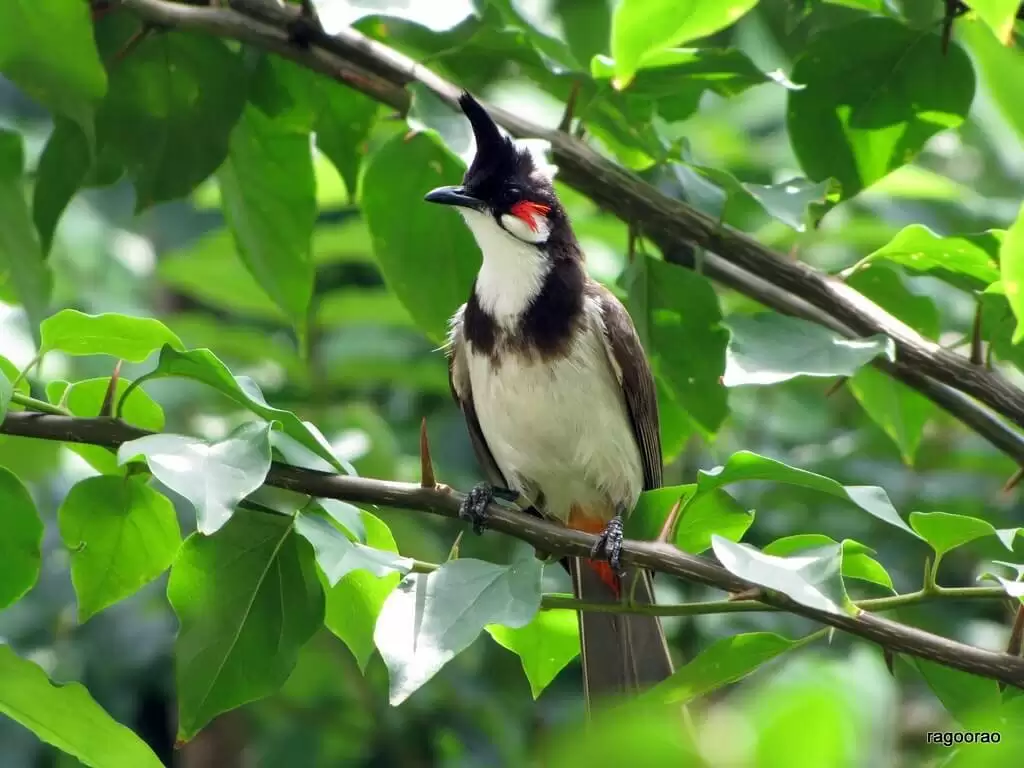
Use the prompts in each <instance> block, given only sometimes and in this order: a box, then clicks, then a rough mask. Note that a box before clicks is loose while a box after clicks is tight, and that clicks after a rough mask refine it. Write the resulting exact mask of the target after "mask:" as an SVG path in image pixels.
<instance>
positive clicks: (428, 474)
mask: <svg viewBox="0 0 1024 768" xmlns="http://www.w3.org/2000/svg"><path fill="white" fill-rule="evenodd" d="M420 486H421V487H423V488H436V487H437V478H436V477H435V476H434V463H433V461H431V459H430V438H429V437H428V436H427V417H426V416H424V417H423V420H422V421H421V422H420Z"/></svg>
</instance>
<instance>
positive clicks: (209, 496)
mask: <svg viewBox="0 0 1024 768" xmlns="http://www.w3.org/2000/svg"><path fill="white" fill-rule="evenodd" d="M272 426H273V425H272V424H270V423H262V424H260V423H255V422H252V423H249V424H242V425H241V426H240V427H238V428H237V429H235V430H233V431H232V432H231V434H229V435H228V436H227V437H225V438H224V439H223V440H217V441H215V442H212V443H208V442H206V441H205V440H200V439H199V438H195V437H188V436H186V435H172V434H158V435H146V436H145V437H139V438H136V439H135V440H130V441H128V442H127V443H124V444H123V445H121V447H120V448H118V450H117V461H118V463H119V464H127V463H128V462H130V461H132V460H133V459H135V458H136V457H138V456H143V457H145V459H146V463H147V464H149V471H150V472H152V473H153V475H154V476H155V477H156V479H157V480H159V481H160V482H161V483H163V484H164V485H166V486H167V487H168V488H169V489H170V490H172V491H174V492H175V493H177V494H180V495H181V496H183V497H185V498H186V499H188V501H189V502H190V503H191V504H192V506H193V507H195V510H196V518H197V525H198V528H199V531H200V532H201V533H203V534H206V535H207V536H209V535H210V534H213V533H216V532H217V531H218V530H220V529H221V528H222V527H223V526H224V524H225V523H226V522H227V521H228V520H229V519H230V518H231V515H232V513H233V512H234V508H235V505H236V504H238V502H240V501H241V500H242V499H244V498H245V497H246V496H248V495H249V494H250V493H252V492H253V491H255V490H256V489H257V488H259V487H260V486H261V485H263V481H264V480H265V479H266V477H267V472H269V471H270V437H269V435H268V433H269V432H270V429H271V427H272Z"/></svg>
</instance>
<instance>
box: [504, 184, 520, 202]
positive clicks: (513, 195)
mask: <svg viewBox="0 0 1024 768" xmlns="http://www.w3.org/2000/svg"><path fill="white" fill-rule="evenodd" d="M502 197H503V198H504V203H505V205H506V206H511V205H513V204H514V203H517V202H519V200H520V199H522V197H523V190H521V189H520V188H519V187H517V186H515V185H512V186H509V187H505V190H504V193H503V194H502Z"/></svg>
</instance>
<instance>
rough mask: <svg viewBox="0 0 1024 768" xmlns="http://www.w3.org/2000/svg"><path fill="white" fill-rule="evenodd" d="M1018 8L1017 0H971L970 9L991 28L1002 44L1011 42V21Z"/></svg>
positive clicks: (1012, 21)
mask: <svg viewBox="0 0 1024 768" xmlns="http://www.w3.org/2000/svg"><path fill="white" fill-rule="evenodd" d="M1019 9H1020V2H1019V0H971V10H972V11H974V12H975V13H976V14H978V18H980V19H981V20H982V21H984V22H985V23H986V24H988V25H989V27H991V28H992V31H993V32H994V33H995V35H996V37H998V38H999V40H1000V42H1002V43H1003V44H1004V45H1010V44H1011V42H1012V39H1013V23H1014V22H1015V21H1016V20H1017V11H1018V10H1019Z"/></svg>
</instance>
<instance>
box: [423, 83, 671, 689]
mask: <svg viewBox="0 0 1024 768" xmlns="http://www.w3.org/2000/svg"><path fill="white" fill-rule="evenodd" d="M459 105H460V106H461V107H462V111H463V112H464V113H465V115H466V117H467V118H468V119H469V122H470V124H471V125H472V128H473V133H474V136H475V137H476V156H475V157H474V159H473V162H472V163H471V165H470V166H469V168H468V170H467V171H466V174H465V177H464V178H463V180H462V184H461V185H460V186H451V187H441V188H439V189H435V190H433V191H432V192H430V193H429V194H427V196H426V200H427V201H429V202H432V203H441V204H444V205H451V206H454V207H455V208H456V210H458V211H459V213H461V214H462V217H463V218H464V219H465V221H466V224H467V225H468V226H469V228H470V230H471V231H472V233H473V235H474V236H475V238H476V241H477V244H478V245H479V247H480V251H481V252H482V254H483V263H482V265H481V267H480V271H479V273H478V274H477V278H476V282H475V283H474V285H473V290H472V292H471V294H470V296H469V300H468V301H467V302H466V303H465V304H464V305H463V306H462V307H460V308H459V310H458V311H457V312H456V313H455V315H454V317H453V318H452V324H451V335H450V338H449V344H448V355H449V381H450V384H451V389H452V394H453V395H454V397H455V400H456V401H457V402H458V404H459V407H460V408H461V409H462V412H463V414H464V416H465V419H466V423H467V425H468V428H469V434H470V438H471V442H472V444H473V449H474V452H475V454H476V457H477V460H478V461H479V462H480V464H481V467H482V469H483V470H484V474H485V476H486V477H487V480H488V482H487V483H481V484H480V485H478V486H477V487H475V488H474V489H473V490H472V491H471V492H470V493H469V494H468V495H467V498H466V500H465V502H464V504H463V515H464V516H465V517H467V518H469V519H471V520H472V521H473V523H474V528H475V529H476V530H477V532H479V531H480V530H481V529H482V526H483V524H484V516H485V510H486V507H487V504H488V503H489V502H490V501H491V500H492V499H493V497H494V495H495V494H497V495H500V496H503V497H504V498H508V499H513V498H514V499H516V500H517V501H518V502H519V504H520V505H521V506H523V507H525V508H527V510H528V511H529V512H531V513H533V514H538V515H540V516H542V517H544V518H546V519H549V520H553V521H556V522H559V523H562V524H563V525H567V526H569V527H571V528H576V529H579V530H583V531H587V532H590V533H599V534H600V535H601V538H600V540H599V542H598V544H597V545H596V546H595V547H594V550H593V552H592V553H591V559H586V560H581V559H578V558H572V560H571V562H569V563H568V567H569V570H570V573H571V575H572V580H573V587H574V592H575V594H576V596H577V597H578V598H580V599H582V600H586V601H595V602H597V601H599V602H612V601H618V600H620V599H623V598H624V597H625V596H627V595H631V596H632V598H633V600H634V601H635V602H638V603H651V602H653V601H654V594H653V587H652V584H651V576H650V574H649V573H648V572H646V571H642V570H638V569H627V570H626V571H624V572H622V571H620V569H619V554H620V549H621V542H622V524H623V518H624V516H625V515H626V514H628V512H629V511H631V510H632V509H633V507H634V506H635V504H636V501H637V498H638V497H639V495H640V492H641V491H642V490H646V489H650V488H658V487H660V485H661V471H662V465H661V440H660V437H659V433H658V405H657V401H656V399H655V390H654V379H653V377H652V375H651V369H650V366H649V364H648V362H647V358H646V356H645V355H644V350H643V347H642V346H641V344H640V340H639V338H638V337H637V334H636V330H635V329H634V327H633V322H632V320H631V319H630V317H629V314H628V313H627V312H626V309H625V307H623V306H622V304H621V303H620V302H619V300H618V299H616V298H615V296H614V295H613V294H612V293H611V292H609V291H608V290H607V289H605V288H604V287H602V286H601V285H599V284H598V283H596V282H594V281H593V280H591V279H590V278H589V277H588V276H587V273H586V271H585V268H584V260H583V253H582V251H581V250H580V246H579V243H578V242H577V240H576V236H575V235H574V234H573V231H572V227H571V225H570V224H569V219H568V216H567V215H566V211H565V209H564V208H563V207H562V205H561V203H560V202H559V200H558V198H557V197H556V196H555V191H554V187H553V186H552V182H551V178H550V177H549V176H548V175H547V173H546V172H545V171H544V169H542V168H538V167H537V164H536V163H535V162H534V159H533V157H532V156H531V155H530V154H529V152H527V151H526V150H525V149H520V148H519V147H517V146H516V145H515V144H514V143H513V142H512V140H511V139H510V138H508V137H507V136H504V135H502V133H501V132H500V131H499V130H498V127H497V125H495V123H494V121H493V120H492V119H491V117H490V115H488V114H487V112H486V110H485V109H484V108H483V107H482V106H481V105H480V104H479V103H478V102H477V101H476V100H475V99H474V98H473V97H472V96H470V95H469V94H468V93H464V94H463V95H462V97H461V98H460V99H459ZM580 633H581V643H582V660H583V679H584V687H585V689H586V694H587V700H588V702H589V701H590V700H591V699H592V698H593V697H594V696H598V695H602V694H606V693H627V692H632V691H636V690H637V689H639V688H641V687H644V686H647V685H650V684H652V683H655V682H657V681H659V680H662V679H664V678H665V677H668V676H669V675H670V674H671V673H672V661H671V658H670V656H669V651H668V647H667V645H666V643H665V635H664V632H663V631H662V627H661V622H660V621H659V620H658V619H657V617H654V616H641V615H636V614H633V615H623V614H611V613H597V612H581V613H580Z"/></svg>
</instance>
